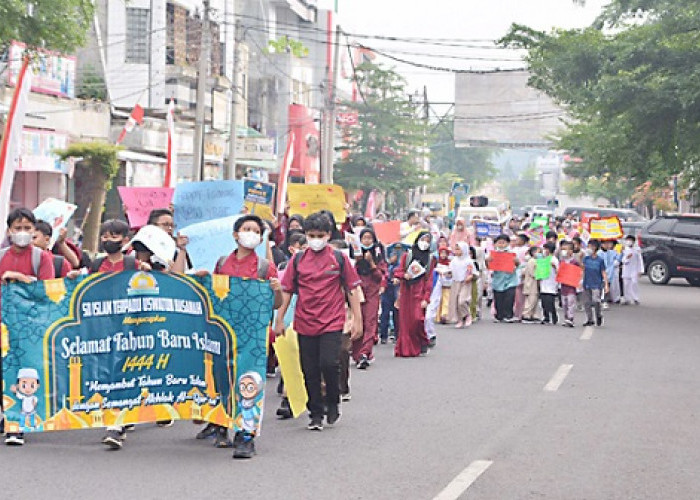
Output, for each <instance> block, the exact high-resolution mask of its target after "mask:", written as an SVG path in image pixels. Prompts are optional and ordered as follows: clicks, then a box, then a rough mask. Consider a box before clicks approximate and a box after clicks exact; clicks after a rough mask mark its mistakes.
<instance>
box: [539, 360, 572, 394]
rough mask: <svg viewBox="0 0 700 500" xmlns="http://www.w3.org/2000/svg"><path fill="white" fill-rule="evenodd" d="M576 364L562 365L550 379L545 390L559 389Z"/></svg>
mask: <svg viewBox="0 0 700 500" xmlns="http://www.w3.org/2000/svg"><path fill="white" fill-rule="evenodd" d="M573 367H574V365H561V366H560V367H559V369H557V371H556V373H555V374H554V375H553V376H552V378H551V379H549V382H547V385H545V386H544V390H545V391H549V392H554V391H556V390H557V389H559V386H560V385H561V384H562V382H564V379H565V378H566V376H567V375H568V374H569V372H570V371H571V369H572V368H573Z"/></svg>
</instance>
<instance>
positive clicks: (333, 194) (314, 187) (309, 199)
mask: <svg viewBox="0 0 700 500" xmlns="http://www.w3.org/2000/svg"><path fill="white" fill-rule="evenodd" d="M287 198H288V200H289V215H295V214H299V215H303V216H304V217H306V216H308V215H311V214H313V213H315V212H318V211H320V210H330V211H331V212H333V216H334V217H335V221H336V222H337V223H338V224H341V223H343V222H344V221H345V217H346V214H345V192H344V191H343V188H342V187H340V186H336V185H335V184H289V185H288V186H287Z"/></svg>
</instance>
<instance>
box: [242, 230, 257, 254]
mask: <svg viewBox="0 0 700 500" xmlns="http://www.w3.org/2000/svg"><path fill="white" fill-rule="evenodd" d="M260 241H261V238H260V235H259V234H257V233H254V232H253V231H245V232H242V233H238V244H239V245H241V246H242V247H243V248H248V249H250V250H252V249H253V248H255V247H257V246H258V245H259V244H260Z"/></svg>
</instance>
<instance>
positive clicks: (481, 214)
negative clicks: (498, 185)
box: [457, 207, 500, 224]
mask: <svg viewBox="0 0 700 500" xmlns="http://www.w3.org/2000/svg"><path fill="white" fill-rule="evenodd" d="M457 217H462V218H463V219H464V220H465V221H466V223H467V224H471V223H472V220H474V219H479V220H487V221H493V222H499V221H500V216H499V214H498V209H497V208H496V207H460V209H459V212H457Z"/></svg>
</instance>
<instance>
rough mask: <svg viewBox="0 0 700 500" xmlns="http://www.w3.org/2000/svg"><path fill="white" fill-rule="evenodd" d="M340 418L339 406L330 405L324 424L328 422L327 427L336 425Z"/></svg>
mask: <svg viewBox="0 0 700 500" xmlns="http://www.w3.org/2000/svg"><path fill="white" fill-rule="evenodd" d="M342 416H343V414H342V413H340V405H331V406H330V407H329V408H328V411H327V412H326V422H328V425H333V424H337V423H338V422H339V421H340V417H342Z"/></svg>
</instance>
